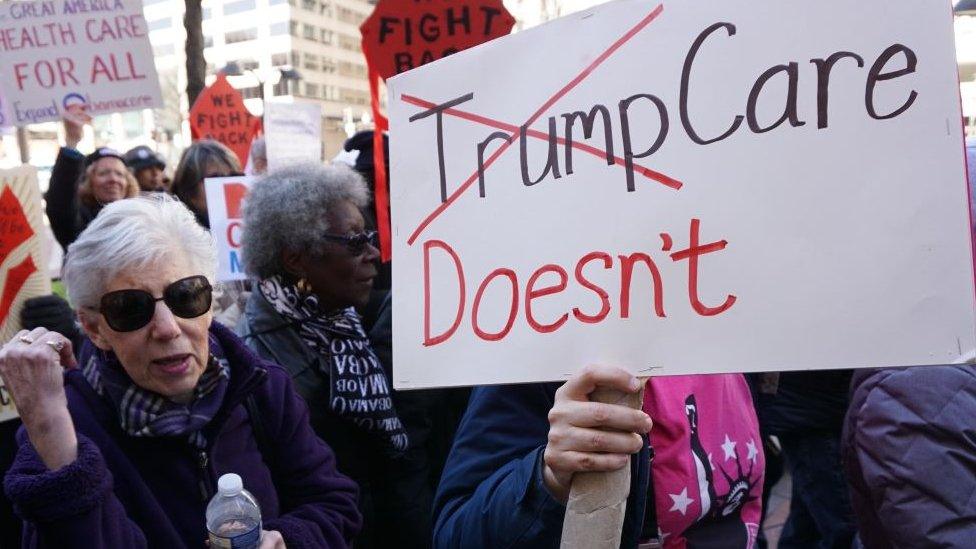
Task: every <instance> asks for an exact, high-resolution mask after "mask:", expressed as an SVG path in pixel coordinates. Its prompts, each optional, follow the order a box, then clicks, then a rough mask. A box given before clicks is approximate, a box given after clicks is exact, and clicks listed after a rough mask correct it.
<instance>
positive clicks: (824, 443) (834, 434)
mask: <svg viewBox="0 0 976 549" xmlns="http://www.w3.org/2000/svg"><path fill="white" fill-rule="evenodd" d="M850 381H851V370H829V371H811V372H806V371H797V372H781V373H780V374H779V375H778V381H777V383H776V388H775V392H774V394H773V395H772V397H771V399H770V400H769V402H768V403H766V404H765V406H764V407H763V408H764V409H763V411H762V412H761V413H760V417H759V419H760V423H761V424H762V426H763V428H764V429H765V430H767V431H768V432H769V433H770V434H772V435H775V436H776V437H777V438H778V439H779V441H780V444H781V445H782V448H783V455H784V457H785V458H786V464H787V467H788V468H789V471H790V474H791V477H792V494H791V498H790V514H789V516H788V517H787V519H786V522H785V524H784V525H783V530H782V534H781V536H780V540H779V547H781V548H782V549H806V548H819V549H849V548H850V547H851V546H852V543H853V542H854V536H855V533H856V530H857V527H856V524H855V523H854V512H853V510H852V509H851V500H850V495H849V494H848V488H847V480H846V479H845V478H844V474H843V470H842V467H841V464H840V434H841V428H842V425H843V422H844V414H846V413H847V406H848V392H849V387H850Z"/></svg>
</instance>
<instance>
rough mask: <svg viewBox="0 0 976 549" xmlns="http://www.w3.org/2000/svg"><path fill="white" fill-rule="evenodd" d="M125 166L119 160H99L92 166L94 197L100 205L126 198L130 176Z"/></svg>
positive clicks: (91, 179)
mask: <svg viewBox="0 0 976 549" xmlns="http://www.w3.org/2000/svg"><path fill="white" fill-rule="evenodd" d="M128 173H129V172H128V170H126V167H125V164H123V163H122V161H121V160H119V159H118V158H112V157H106V158H99V159H98V160H96V161H95V163H94V164H92V172H91V175H90V176H89V181H90V183H91V189H92V195H94V197H95V200H96V201H98V202H99V203H100V204H108V203H110V202H115V201H116V200H121V199H123V198H125V188H126V186H127V185H128V180H127V179H126V175H128Z"/></svg>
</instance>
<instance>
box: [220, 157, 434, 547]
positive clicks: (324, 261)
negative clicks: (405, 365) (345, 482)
mask: <svg viewBox="0 0 976 549" xmlns="http://www.w3.org/2000/svg"><path fill="white" fill-rule="evenodd" d="M368 201H369V191H368V189H367V187H366V184H365V182H364V181H363V179H362V177H361V176H359V175H358V174H357V173H355V172H354V171H352V170H351V169H349V168H347V167H345V166H339V165H335V166H329V167H325V166H321V165H316V164H307V165H300V166H293V167H289V168H285V169H282V170H277V171H273V172H271V173H269V174H268V175H267V176H266V177H265V178H264V179H262V180H260V181H259V182H258V183H257V184H256V185H255V186H253V187H252V188H251V191H250V193H249V194H248V198H247V200H246V201H245V205H244V232H243V234H242V236H241V246H242V254H243V261H244V268H245V269H246V270H247V271H248V273H249V274H250V275H251V276H253V277H254V278H255V279H256V281H255V284H254V290H253V291H252V293H251V296H250V298H249V300H248V303H247V306H246V307H245V310H244V317H243V318H242V319H241V322H240V323H239V324H238V332H239V333H240V334H241V335H243V336H244V338H245V341H247V343H248V345H250V346H251V347H253V348H254V349H255V350H256V351H257V352H258V354H260V355H261V356H263V357H265V358H267V359H269V360H273V361H275V362H277V363H279V364H281V365H282V366H284V367H285V368H286V369H287V370H288V371H289V373H291V375H292V377H293V379H294V381H295V386H296V389H297V390H298V392H299V393H300V394H301V395H302V396H303V397H305V400H306V401H307V402H308V404H309V408H310V411H311V422H312V427H313V428H314V429H315V431H316V433H318V434H319V436H321V437H322V438H323V439H324V440H325V441H326V442H328V443H329V445H330V446H331V447H332V448H333V449H334V450H335V452H336V459H337V461H338V464H339V470H340V471H342V472H343V473H345V474H348V475H350V476H351V477H352V478H353V480H355V481H356V482H357V483H358V484H359V486H360V493H361V498H360V510H361V511H362V513H363V518H364V527H363V533H362V534H361V536H360V537H359V538H358V539H357V540H356V547H357V548H371V547H394V546H395V547H401V548H407V547H425V546H427V545H429V543H430V506H431V503H430V499H431V497H432V496H431V494H429V493H428V494H426V496H425V493H424V490H425V485H426V477H427V472H428V469H427V468H426V464H425V462H424V459H423V456H422V454H420V455H418V453H421V452H422V448H420V445H418V444H415V443H416V442H417V441H416V440H414V438H413V434H414V433H413V432H411V433H410V436H409V437H408V434H407V431H406V427H405V426H404V422H402V421H401V414H402V413H403V412H404V410H403V409H402V407H401V406H400V403H401V402H402V400H399V398H398V397H396V395H394V393H393V391H392V390H391V389H390V387H391V383H390V372H389V371H388V369H387V367H385V366H384V364H383V363H382V362H381V361H380V360H379V359H378V357H377V355H376V352H375V349H374V348H373V344H372V342H371V341H370V339H369V338H368V337H367V334H366V332H365V330H364V328H363V325H362V320H361V318H360V316H359V314H358V313H357V312H356V307H361V306H363V305H364V304H365V303H366V302H367V300H368V299H369V296H370V290H371V289H372V287H373V280H374V278H375V277H376V274H377V261H378V259H379V251H378V250H377V248H376V246H377V240H376V232H375V231H371V230H367V229H366V225H365V222H364V220H363V216H362V214H361V213H360V209H361V208H362V207H364V206H365V205H366V204H367V203H368ZM395 397H396V398H397V400H396V401H395V400H394V398H395Z"/></svg>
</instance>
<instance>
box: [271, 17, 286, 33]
mask: <svg viewBox="0 0 976 549" xmlns="http://www.w3.org/2000/svg"><path fill="white" fill-rule="evenodd" d="M270 29H271V36H281V35H283V34H288V21H281V22H278V23H272V24H271V27H270Z"/></svg>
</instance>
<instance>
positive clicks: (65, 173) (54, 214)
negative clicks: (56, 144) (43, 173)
mask: <svg viewBox="0 0 976 549" xmlns="http://www.w3.org/2000/svg"><path fill="white" fill-rule="evenodd" d="M84 165H85V157H84V155H82V154H81V153H80V152H78V151H76V150H75V149H69V148H67V147H62V148H61V150H60V151H59V152H58V158H57V159H56V160H55V161H54V168H52V169H51V180H50V183H49V184H48V188H47V193H45V194H44V201H45V204H46V206H45V212H46V213H47V219H48V221H50V222H51V232H53V233H54V238H55V239H56V240H57V241H58V243H59V244H61V247H62V248H64V249H65V250H67V249H68V246H69V245H70V244H71V243H72V242H74V241H75V239H77V238H78V233H79V230H78V226H77V225H78V182H79V181H80V180H81V175H82V173H83V172H84V169H85V168H84Z"/></svg>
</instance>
